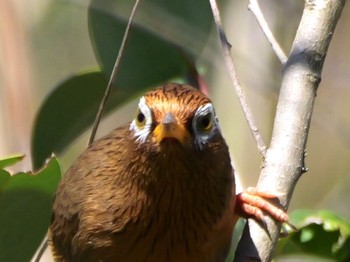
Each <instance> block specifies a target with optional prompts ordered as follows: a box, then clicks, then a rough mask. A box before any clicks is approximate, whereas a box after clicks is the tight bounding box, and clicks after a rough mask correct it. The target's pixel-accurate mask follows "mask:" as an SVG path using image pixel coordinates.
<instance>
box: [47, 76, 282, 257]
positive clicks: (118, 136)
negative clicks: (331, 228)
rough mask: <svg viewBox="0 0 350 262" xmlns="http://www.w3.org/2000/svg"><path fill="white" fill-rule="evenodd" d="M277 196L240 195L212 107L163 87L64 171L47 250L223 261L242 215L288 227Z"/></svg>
mask: <svg viewBox="0 0 350 262" xmlns="http://www.w3.org/2000/svg"><path fill="white" fill-rule="evenodd" d="M274 197H276V196H275V195H274V194H272V193H266V192H260V191H258V190H256V189H254V188H250V189H249V190H247V191H245V192H242V193H241V194H236V191H235V178H234V169H233V167H232V165H231V159H230V154H229V149H228V146H227V144H226V142H225V140H224V138H223V136H222V132H221V129H220V125H219V121H218V118H217V116H216V113H215V110H214V107H213V104H212V102H211V100H210V99H209V98H208V97H207V96H205V95H204V94H202V93H201V92H200V91H198V90H197V89H195V88H193V87H191V86H189V85H186V84H177V83H167V84H164V85H162V86H160V87H158V88H155V89H153V90H151V91H148V92H147V93H146V94H145V95H144V96H142V97H141V98H140V100H139V103H138V108H137V110H136V114H135V117H134V119H133V120H132V121H131V122H130V123H127V124H126V125H123V126H121V127H119V128H116V129H114V130H113V131H111V132H110V133H109V134H108V135H106V136H105V137H102V138H100V139H98V140H96V141H95V142H93V143H92V144H90V145H89V146H88V147H87V148H86V150H85V151H84V152H83V153H82V154H81V155H80V156H79V157H78V158H77V160H76V161H75V162H74V163H73V165H72V166H71V167H70V168H69V169H68V170H67V172H66V174H65V175H64V176H63V178H62V179H61V181H60V184H59V186H58V188H57V191H56V194H55V197H54V201H53V206H52V215H51V222H50V226H49V233H48V243H49V246H50V248H51V251H52V254H53V256H54V259H55V261H136V262H137V261H175V262H176V261H225V259H226V257H227V254H228V252H229V249H230V244H231V238H232V233H233V229H234V227H235V224H236V221H237V219H238V218H239V217H240V216H243V217H254V218H256V219H257V220H261V221H262V220H263V216H264V214H265V213H268V214H270V215H271V216H272V217H274V218H275V219H277V220H278V221H280V222H286V221H288V215H287V214H286V213H285V211H284V210H283V209H282V207H277V206H274V205H272V204H270V203H269V202H268V201H267V200H266V198H274Z"/></svg>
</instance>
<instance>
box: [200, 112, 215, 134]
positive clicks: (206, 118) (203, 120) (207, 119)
mask: <svg viewBox="0 0 350 262" xmlns="http://www.w3.org/2000/svg"><path fill="white" fill-rule="evenodd" d="M212 128H213V116H212V114H211V113H208V114H206V115H203V116H199V117H198V118H197V130H198V131H199V132H209V131H210V130H211V129H212Z"/></svg>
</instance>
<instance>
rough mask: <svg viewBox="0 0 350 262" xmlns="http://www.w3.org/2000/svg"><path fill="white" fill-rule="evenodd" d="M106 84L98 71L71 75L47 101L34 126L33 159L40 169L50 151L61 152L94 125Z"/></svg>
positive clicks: (36, 166)
mask: <svg viewBox="0 0 350 262" xmlns="http://www.w3.org/2000/svg"><path fill="white" fill-rule="evenodd" d="M106 85H107V80H106V78H105V76H104V75H103V74H102V73H101V72H98V71H95V72H87V73H82V74H79V75H76V76H72V77H71V78H69V79H67V80H66V81H64V82H63V83H61V84H60V85H58V86H57V87H56V88H55V89H54V90H53V92H52V93H51V94H50V95H49V96H48V97H47V98H46V100H45V101H44V103H43V104H42V106H41V108H40V109H39V112H38V113H37V117H36V120H35V123H34V130H33V137H32V158H33V164H34V167H35V168H38V167H40V166H41V165H42V164H43V163H44V161H45V159H47V158H48V157H49V156H50V155H51V154H52V152H54V153H56V154H57V153H60V152H62V150H63V149H64V148H65V147H66V146H67V145H68V144H69V143H71V142H72V141H73V140H74V139H75V138H76V137H77V136H78V135H79V134H81V133H82V132H83V131H84V130H85V129H86V128H87V127H89V125H90V124H91V123H92V122H93V120H94V117H95V115H96V112H97V109H98V106H99V103H100V101H101V98H102V96H103V93H104V89H105V87H106Z"/></svg>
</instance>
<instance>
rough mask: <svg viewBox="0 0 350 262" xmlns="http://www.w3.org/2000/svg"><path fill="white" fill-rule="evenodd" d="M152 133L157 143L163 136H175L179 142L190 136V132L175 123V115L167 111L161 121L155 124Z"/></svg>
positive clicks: (183, 141)
mask: <svg viewBox="0 0 350 262" xmlns="http://www.w3.org/2000/svg"><path fill="white" fill-rule="evenodd" d="M153 134H154V136H155V138H156V140H157V142H158V143H160V142H162V141H163V139H165V138H175V139H176V140H178V141H179V142H180V143H181V144H184V143H185V141H186V140H187V139H188V138H189V137H190V134H189V133H188V131H187V130H186V128H185V127H184V126H183V125H180V124H178V123H177V121H176V119H175V116H174V115H173V114H172V113H167V114H166V115H165V117H164V119H163V121H162V122H161V123H160V124H158V125H157V126H156V128H155V129H154V131H153Z"/></svg>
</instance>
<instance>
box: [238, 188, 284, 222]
mask: <svg viewBox="0 0 350 262" xmlns="http://www.w3.org/2000/svg"><path fill="white" fill-rule="evenodd" d="M277 196H278V195H276V194H272V193H269V192H264V191H259V190H257V189H256V188H253V187H249V188H247V190H246V191H245V192H242V193H240V194H238V195H236V206H235V214H237V215H239V216H241V217H244V218H248V217H253V218H255V219H256V220H258V221H260V222H263V223H265V219H264V213H267V214H269V215H270V216H271V217H273V218H274V219H276V220H278V221H280V222H282V223H284V222H287V223H288V221H289V218H288V215H287V213H286V212H285V211H284V210H283V209H282V207H276V206H274V205H273V204H271V203H270V202H269V201H268V200H266V198H268V199H271V198H277Z"/></svg>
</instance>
